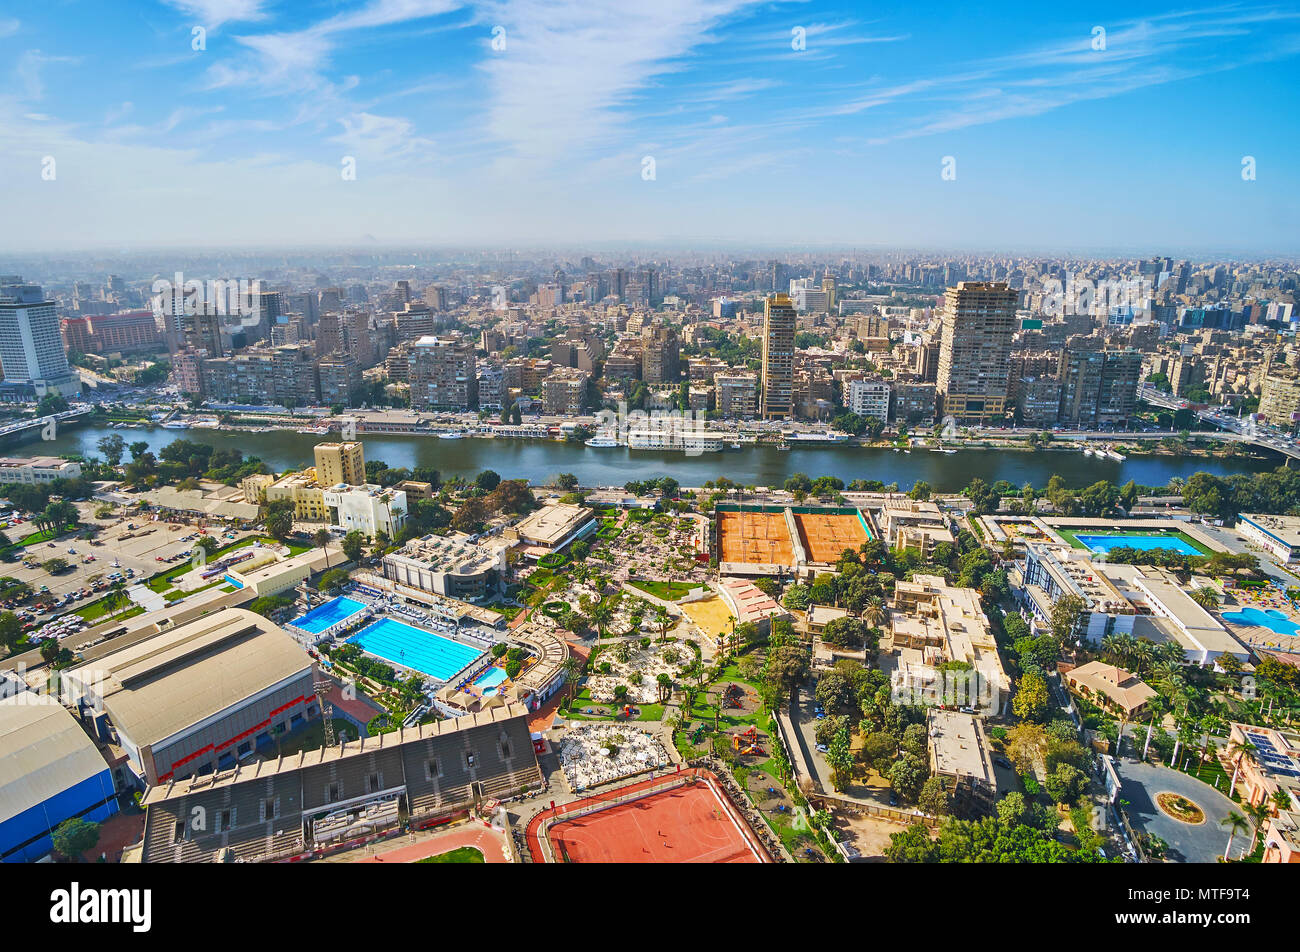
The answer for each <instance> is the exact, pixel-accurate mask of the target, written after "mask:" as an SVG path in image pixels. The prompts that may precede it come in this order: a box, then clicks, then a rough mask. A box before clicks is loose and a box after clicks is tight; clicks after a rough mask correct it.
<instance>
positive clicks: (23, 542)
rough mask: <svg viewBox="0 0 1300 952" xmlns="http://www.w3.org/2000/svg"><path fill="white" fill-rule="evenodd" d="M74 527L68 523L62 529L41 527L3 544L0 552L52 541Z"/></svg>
mask: <svg viewBox="0 0 1300 952" xmlns="http://www.w3.org/2000/svg"><path fill="white" fill-rule="evenodd" d="M76 528H77V527H76V526H71V525H70V526H67V527H66V528H64V529H63V530H62V531H59V530H50V529H43V530H42V531H40V532H31V533H28V534H27V535H25V536H23V537H22V538H21V539H19V540H18V541H16V542H13V543H11V544H10V545H7V546H5V547H4V548H3V549H0V553H4V552H16V551H18V550H19V549H22V548H26V547H27V546H29V545H40V544H41V543H42V542H52V541H54V540H55V539H57V538H58V537H59V536H61V535H63V534H64V533H65V532H72V531H74V530H75V529H76Z"/></svg>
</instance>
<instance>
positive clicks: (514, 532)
mask: <svg viewBox="0 0 1300 952" xmlns="http://www.w3.org/2000/svg"><path fill="white" fill-rule="evenodd" d="M596 525H597V523H596V517H595V514H594V513H593V512H592V511H591V510H590V509H588V508H587V507H586V506H575V505H570V504H568V503H556V504H554V505H551V506H543V507H542V508H541V509H538V510H537V511H536V512H532V513H529V514H528V515H527V516H525V517H524V518H523V519H521V520H520V521H519V522H517V523H515V524H514V525H513V526H507V527H506V528H505V530H504V532H503V533H502V535H503V536H504V537H505V538H506V539H510V540H513V541H517V542H518V543H519V544H520V545H523V546H525V547H527V548H531V549H534V550H535V553H529V554H536V555H544V554H545V553H547V552H554V551H556V550H557V549H562V548H564V547H565V546H566V545H568V544H569V543H570V542H572V541H574V540H575V539H581V538H583V537H584V536H587V535H590V534H591V533H593V532H595V531H596Z"/></svg>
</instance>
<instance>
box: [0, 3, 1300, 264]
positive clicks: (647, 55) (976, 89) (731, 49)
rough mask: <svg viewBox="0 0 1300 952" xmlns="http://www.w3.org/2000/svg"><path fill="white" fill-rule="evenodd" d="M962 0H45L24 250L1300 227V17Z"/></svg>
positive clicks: (1099, 242)
mask: <svg viewBox="0 0 1300 952" xmlns="http://www.w3.org/2000/svg"><path fill="white" fill-rule="evenodd" d="M937 13H938V15H936V16H931V17H927V18H926V19H925V20H924V21H922V20H919V19H918V18H916V17H915V16H913V15H909V14H907V13H905V12H904V11H902V10H889V9H886V10H883V11H881V12H880V14H879V15H878V16H876V17H875V18H872V19H867V18H865V17H863V16H862V15H861V14H860V13H857V12H855V11H854V10H853V9H852V7H851V6H849V5H844V4H830V3H818V4H762V5H759V4H748V3H744V2H740V0H734V2H730V0H728V2H718V3H714V4H710V5H705V6H699V5H694V4H656V5H655V6H654V7H653V9H649V10H645V11H639V10H635V9H633V10H623V9H621V8H618V9H616V8H613V7H610V8H607V9H604V10H602V8H599V7H595V6H585V7H583V6H579V5H569V4H558V3H552V4H541V3H529V2H515V3H502V4H460V3H456V2H454V0H428V2H421V0H409V2H400V3H399V2H386V0H372V2H361V3H350V4H346V5H339V4H309V3H291V2H283V3H270V2H264V0H159V2H154V3H147V4H142V5H138V6H131V7H121V6H118V5H107V6H105V7H102V8H101V7H94V6H89V5H78V7H77V14H78V15H77V16H74V17H68V16H67V15H66V11H64V10H62V8H60V9H58V10H55V9H45V8H42V7H39V6H36V5H19V6H16V7H15V8H13V10H12V13H11V14H9V15H6V16H4V17H0V57H3V58H4V59H5V60H6V61H7V63H8V68H7V72H8V79H9V82H8V84H7V85H8V89H9V92H8V93H7V94H4V95H0V124H2V125H3V126H4V128H5V129H6V132H7V133H8V138H9V140H10V145H9V148H7V149H6V150H5V154H4V155H3V156H0V172H3V180H4V181H5V183H6V185H5V187H4V189H3V191H2V192H0V196H2V197H3V198H4V201H5V203H6V208H7V211H9V213H10V215H12V216H13V217H14V218H15V220H21V221H23V222H24V223H25V224H24V229H23V230H22V232H21V234H20V235H19V234H17V233H13V232H11V237H10V241H9V242H7V243H5V245H4V247H6V248H7V249H8V250H14V251H19V250H21V251H24V252H36V251H40V250H45V249H49V250H54V249H58V250H64V251H66V250H69V249H76V248H120V249H126V248H151V247H160V246H169V245H170V246H175V245H183V246H186V247H242V248H252V247H266V248H274V247H283V246H300V247H310V246H320V245H327V246H328V245H336V246H345V247H362V248H366V247H372V248H377V247H391V246H394V245H418V246H433V247H442V246H465V245H479V246H488V247H512V246H514V247H518V246H539V245H540V246H555V245H572V244H576V243H584V242H585V243H587V244H590V245H593V246H594V245H601V244H606V245H620V244H624V243H627V244H631V243H637V244H641V245H684V246H688V247H689V246H692V245H694V246H705V247H707V246H718V247H735V246H740V245H745V246H749V247H771V246H776V245H780V246H785V247H790V246H806V247H818V248H824V247H844V248H862V249H873V248H899V247H918V248H934V249H941V248H946V249H952V250H955V251H956V250H962V251H974V250H989V249H994V248H1003V249H1007V250H1008V251H1014V252H1026V253H1030V252H1033V251H1048V250H1055V251H1074V252H1077V253H1084V252H1086V253H1089V254H1101V253H1116V252H1121V251H1131V252H1133V253H1135V254H1145V253H1155V252H1161V253H1173V254H1189V253H1201V254H1220V255H1236V256H1242V257H1257V256H1264V257H1267V256H1270V255H1274V256H1285V255H1288V254H1294V253H1295V252H1296V251H1297V243H1296V241H1295V239H1294V237H1292V232H1291V230H1290V229H1289V228H1288V225H1289V224H1290V222H1291V221H1293V220H1294V219H1295V213H1296V211H1297V200H1296V198H1295V196H1296V195H1297V194H1300V188H1297V185H1300V182H1297V177H1296V173H1295V170H1294V168H1292V167H1288V165H1289V163H1288V162H1287V161H1286V160H1287V157H1288V156H1289V155H1290V154H1292V153H1293V152H1294V150H1295V147H1296V145H1297V144H1298V143H1297V138H1298V137H1297V131H1296V128H1295V124H1294V123H1293V122H1287V121H1286V120H1285V119H1283V120H1282V121H1279V120H1278V117H1279V116H1285V115H1286V113H1285V112H1284V110H1285V108H1286V106H1287V104H1288V102H1289V100H1288V97H1287V92H1288V90H1289V89H1290V88H1292V87H1294V85H1295V81H1296V79H1297V78H1298V71H1297V65H1296V64H1297V55H1300V16H1298V15H1297V14H1296V13H1295V12H1293V11H1291V10H1288V9H1286V8H1285V7H1283V6H1281V5H1276V4H1267V3H1264V4H1224V5H1217V6H1210V7H1203V8H1197V9H1192V10H1187V9H1179V8H1177V7H1172V6H1169V5H1164V4H1152V5H1149V6H1147V7H1144V8H1142V9H1139V10H1137V11H1131V10H1130V9H1129V8H1127V7H1121V6H1119V5H1118V4H1111V5H1107V4H1103V5H1099V6H1097V7H1095V8H1094V9H1093V10H1091V11H1090V12H1089V13H1088V14H1087V15H1086V17H1078V18H1075V17H1071V16H1066V15H1061V14H1057V15H1050V16H1044V15H1042V14H1041V12H1039V11H1035V10H1031V9H1030V8H1029V7H1027V6H1026V7H1023V8H1021V9H1020V11H1019V13H1016V12H1013V11H1008V13H1007V16H1005V17H1002V18H1000V19H999V20H998V21H988V20H986V19H983V18H981V15H980V14H979V12H978V11H968V10H962V9H961V8H960V7H957V6H955V5H954V6H944V7H942V8H941V9H940V10H939V11H937ZM1008 22H1013V23H1015V28H1014V29H1008V28H1007V26H1006V24H1007V23H1008ZM199 26H202V28H203V30H204V32H203V33H202V34H201V35H196V34H195V33H194V30H195V28H196V27H199ZM1098 31H1102V32H1098ZM494 43H495V44H496V46H495V47H494ZM196 44H199V45H201V46H202V48H201V49H194V48H193V47H194V46H195V45H196ZM349 157H350V158H351V159H352V160H354V163H353V164H352V169H353V170H354V171H355V177H353V178H351V179H348V178H345V177H344V173H345V172H346V171H347V166H348V163H347V161H346V160H347V159H348V158H349ZM647 159H652V160H653V162H652V163H647V162H646V160H647ZM948 160H951V161H948ZM1247 160H1250V162H1249V163H1247ZM1244 163H1245V164H1244ZM1247 166H1249V169H1248V168H1247ZM651 170H653V178H650V177H648V173H649V172H650V171H651ZM1248 171H1251V172H1253V174H1254V178H1253V179H1250V178H1247V177H1245V176H1244V173H1246V172H1248ZM51 175H52V177H50V176H51ZM69 222H73V223H75V224H76V227H75V228H72V229H69V228H68V227H67V224H68V223H69Z"/></svg>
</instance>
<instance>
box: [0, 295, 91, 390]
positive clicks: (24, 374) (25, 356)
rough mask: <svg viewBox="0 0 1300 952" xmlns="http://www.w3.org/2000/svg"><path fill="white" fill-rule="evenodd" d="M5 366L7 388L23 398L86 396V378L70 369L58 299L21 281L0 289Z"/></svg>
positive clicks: (1, 361) (0, 350)
mask: <svg viewBox="0 0 1300 952" xmlns="http://www.w3.org/2000/svg"><path fill="white" fill-rule="evenodd" d="M0 366H3V368H4V383H5V389H7V390H9V391H10V392H11V393H12V394H13V395H14V396H15V397H18V398H23V399H40V398H41V397H44V396H45V395H46V394H48V393H54V394H57V395H59V396H64V397H72V396H76V395H77V394H78V393H80V392H81V378H79V377H78V376H77V375H76V374H75V373H74V372H73V371H72V370H71V368H70V367H69V366H68V354H67V351H65V350H64V347H63V337H62V336H61V335H60V333H59V317H58V314H57V312H56V309H55V305H54V301H52V300H50V299H48V298H47V297H46V296H45V292H43V291H42V290H41V288H40V287H39V286H38V285H35V284H23V283H21V279H15V280H14V282H13V283H11V284H3V285H0Z"/></svg>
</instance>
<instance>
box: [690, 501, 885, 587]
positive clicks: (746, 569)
mask: <svg viewBox="0 0 1300 952" xmlns="http://www.w3.org/2000/svg"><path fill="white" fill-rule="evenodd" d="M712 536H713V539H712V543H713V551H714V552H715V553H716V554H717V558H718V571H719V572H721V573H722V574H723V575H746V576H761V575H793V576H798V577H808V576H811V575H814V574H816V571H817V569H818V568H819V567H822V566H829V565H832V564H834V563H835V562H836V561H838V560H839V557H840V555H841V553H843V551H844V550H845V549H855V550H856V549H857V548H858V546H860V545H861V544H862V543H863V542H866V541H867V540H869V539H871V538H873V533H872V531H871V527H870V524H869V523H868V522H867V519H866V517H865V516H864V515H863V513H862V512H861V511H860V510H858V509H854V508H852V507H835V506H765V505H745V504H743V503H719V504H718V506H717V507H716V509H715V511H714V519H713V532H712Z"/></svg>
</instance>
